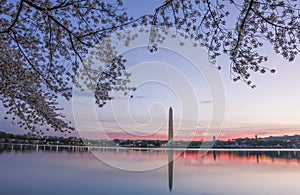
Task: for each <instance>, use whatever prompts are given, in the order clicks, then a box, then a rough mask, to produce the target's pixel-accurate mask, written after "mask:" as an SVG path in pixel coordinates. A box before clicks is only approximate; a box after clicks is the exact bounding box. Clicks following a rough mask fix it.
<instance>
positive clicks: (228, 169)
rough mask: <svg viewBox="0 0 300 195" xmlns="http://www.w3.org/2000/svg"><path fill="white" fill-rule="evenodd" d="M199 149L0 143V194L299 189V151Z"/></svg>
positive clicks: (280, 191) (291, 191)
mask: <svg viewBox="0 0 300 195" xmlns="http://www.w3.org/2000/svg"><path fill="white" fill-rule="evenodd" d="M202 153H203V152H201V153H199V151H185V152H184V151H178V150H175V151H171V150H154V149H150V150H141V149H128V150H126V149H108V148H106V149H103V148H102V149H101V148H94V149H91V148H82V147H72V146H70V147H56V146H52V147H50V146H24V145H22V146H20V145H4V144H0V194H299V186H300V184H299V182H300V152H299V151H210V152H208V153H207V154H205V155H203V154H202ZM99 159H100V160H99ZM172 159H173V161H172Z"/></svg>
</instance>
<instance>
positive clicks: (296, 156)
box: [211, 150, 300, 163]
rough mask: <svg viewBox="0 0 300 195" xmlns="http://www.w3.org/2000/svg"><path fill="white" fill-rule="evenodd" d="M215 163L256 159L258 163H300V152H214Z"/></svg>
mask: <svg viewBox="0 0 300 195" xmlns="http://www.w3.org/2000/svg"><path fill="white" fill-rule="evenodd" d="M211 153H212V154H213V158H214V161H217V159H218V158H224V157H225V158H226V157H227V158H230V157H241V158H246V159H247V158H256V161H257V163H259V161H260V159H272V160H276V159H278V160H279V159H284V160H296V161H300V151H280V150H278V151H276V150H274V151H212V152H211Z"/></svg>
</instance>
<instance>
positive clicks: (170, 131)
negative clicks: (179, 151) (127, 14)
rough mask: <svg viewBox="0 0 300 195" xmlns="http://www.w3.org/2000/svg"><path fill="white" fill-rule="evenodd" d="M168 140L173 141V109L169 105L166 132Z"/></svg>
mask: <svg viewBox="0 0 300 195" xmlns="http://www.w3.org/2000/svg"><path fill="white" fill-rule="evenodd" d="M168 138H169V139H168V142H169V143H172V142H173V109H172V107H170V109H169V132H168Z"/></svg>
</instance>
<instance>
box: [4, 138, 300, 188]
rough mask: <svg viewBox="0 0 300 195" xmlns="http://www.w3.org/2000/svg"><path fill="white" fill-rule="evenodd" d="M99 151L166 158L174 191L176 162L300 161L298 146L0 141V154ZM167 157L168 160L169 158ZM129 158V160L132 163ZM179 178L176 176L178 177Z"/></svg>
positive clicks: (121, 156) (119, 158)
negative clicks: (204, 147)
mask: <svg viewBox="0 0 300 195" xmlns="http://www.w3.org/2000/svg"><path fill="white" fill-rule="evenodd" d="M91 151H93V152H99V153H102V154H104V155H105V154H106V155H110V156H111V157H112V158H115V159H116V160H117V161H122V160H123V161H124V160H125V159H130V160H131V161H130V162H131V163H132V162H133V161H134V159H140V161H141V162H147V161H149V160H152V161H155V160H159V161H161V162H163V161H165V164H166V163H167V166H168V170H167V171H168V188H169V191H170V192H172V189H173V187H174V186H173V182H174V177H173V175H174V173H173V171H174V163H175V162H177V161H178V162H177V163H176V164H177V165H178V164H179V165H178V166H180V163H181V162H182V161H184V166H193V165H206V164H214V163H215V164H218V163H219V164H220V163H221V164H222V163H223V162H226V163H228V162H230V163H235V162H237V163H239V164H241V163H245V164H246V163H248V164H249V163H252V164H260V163H263V164H266V163H277V162H279V163H285V164H287V163H295V162H296V163H297V164H299V163H300V151H299V150H290V151H285V150H273V151H263V150H257V151H247V150H243V151H238V150H237V151H221V150H214V151H210V152H208V153H207V154H206V155H204V156H201V155H199V151H197V150H187V151H182V150H176V149H169V150H168V149H159V150H158V149H137V148H130V149H124V148H94V147H86V146H60V145H30V144H0V155H1V154H4V153H12V152H15V153H19V152H20V153H33V152H35V153H50V152H51V153H91ZM166 159H167V160H168V161H166ZM130 162H129V163H130ZM175 180H176V179H175Z"/></svg>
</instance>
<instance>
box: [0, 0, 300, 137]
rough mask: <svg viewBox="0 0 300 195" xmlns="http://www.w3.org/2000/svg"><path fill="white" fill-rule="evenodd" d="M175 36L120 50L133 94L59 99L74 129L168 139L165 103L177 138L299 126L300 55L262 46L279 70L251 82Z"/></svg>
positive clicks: (136, 6)
mask: <svg viewBox="0 0 300 195" xmlns="http://www.w3.org/2000/svg"><path fill="white" fill-rule="evenodd" d="M160 4H161V1H158V0H155V1H129V0H128V1H125V6H126V7H128V12H129V13H132V15H133V16H138V15H142V14H145V13H152V11H153V9H154V8H155V7H157V6H158V5H160ZM141 40H142V41H143V40H144V41H145V40H147V39H146V38H145V37H144V38H141ZM175 42H176V41H174V43H171V45H169V47H166V48H160V49H159V50H158V51H157V52H155V53H154V54H152V53H149V52H148V51H147V48H146V47H145V45H143V46H141V45H139V46H138V47H133V46H131V47H130V49H127V50H126V51H125V52H123V53H122V54H123V55H124V56H125V57H126V59H127V64H126V66H127V69H128V72H131V73H132V75H131V76H132V78H131V79H132V82H131V84H132V85H135V86H136V87H137V90H136V91H135V92H133V94H132V95H133V98H128V96H127V97H124V96H123V94H122V93H120V92H113V94H114V96H115V99H114V100H113V101H112V102H110V103H108V104H107V105H106V106H104V107H103V108H101V109H99V108H97V107H96V106H95V103H94V100H93V98H92V96H91V94H89V93H88V92H84V93H81V92H78V91H76V89H74V93H73V94H75V97H74V98H73V101H71V102H66V101H64V100H61V101H60V105H61V106H62V107H64V111H63V113H64V114H65V115H66V116H67V118H69V119H70V120H71V121H73V122H74V124H75V125H76V128H77V131H78V132H79V134H78V135H80V136H83V137H89V138H97V139H98V138H103V139H107V138H108V139H115V138H121V139H127V138H132V139H166V138H167V122H168V115H167V114H168V109H169V107H170V106H172V107H173V110H174V128H175V130H174V131H175V138H176V139H177V140H191V139H196V140H199V139H203V137H205V136H208V137H212V136H217V137H218V138H219V139H229V138H236V137H246V136H248V137H254V136H255V135H256V134H257V135H258V136H261V137H264V136H269V135H284V134H300V91H299V86H300V66H299V64H300V57H299V56H297V57H296V59H295V60H294V61H293V62H287V61H286V60H284V59H282V57H281V56H280V55H277V54H274V52H273V51H272V48H271V47H268V46H267V47H266V49H264V50H263V51H262V52H263V53H265V54H266V55H268V58H269V61H268V62H267V64H266V65H267V66H268V67H272V68H275V69H276V73H275V74H269V73H266V74H252V75H251V78H252V81H253V82H254V84H255V85H256V86H257V87H256V88H255V89H251V88H250V87H249V86H247V85H246V84H245V83H243V82H233V81H232V80H231V79H230V74H229V73H230V70H229V64H230V62H229V61H228V60H227V59H225V58H221V59H219V61H218V63H219V65H221V66H222V70H221V71H218V70H216V68H214V67H212V66H211V65H209V64H208V63H207V56H206V55H207V53H206V51H205V50H203V49H201V48H200V49H199V51H198V50H197V49H194V48H192V47H183V48H181V49H178V48H179V47H176V44H177V43H175ZM143 44H144V43H143ZM172 44H174V45H172ZM174 48H175V50H174ZM183 54H184V55H183ZM191 59H195V60H196V61H197V60H199V61H197V62H199V64H196V65H195V64H193V62H191ZM199 66H200V69H197V67H199ZM204 67H205V68H204ZM202 68H204V69H202ZM199 70H200V71H199ZM204 70H205V71H204ZM206 70H207V71H206ZM214 79H216V80H215V82H214ZM220 81H221V83H222V85H219V84H220V83H219V82H220ZM212 85H217V86H218V87H219V88H218V87H217V88H218V89H216V88H214V87H213V86H212ZM215 90H217V92H214V91H215ZM223 90H224V93H223V94H222V93H221V92H222V91H223ZM219 92H220V93H219ZM219 94H221V96H219ZM223 95H224V98H223ZM220 99H221V100H220ZM222 102H223V103H222ZM218 103H220V104H222V105H217V104H218ZM223 104H224V105H223ZM223 108H224V110H222V109H223ZM223 111H224V113H223ZM215 113H217V114H219V115H220V116H218V117H217V120H218V121H214V120H215V118H214V114H215ZM3 115H4V113H3V112H1V116H0V117H1V118H0V130H5V131H7V130H8V131H12V132H17V133H21V132H23V131H22V130H20V129H19V128H18V127H17V126H14V125H12V124H11V122H10V121H6V120H4V119H3ZM222 124H223V125H222ZM76 135H77V134H76Z"/></svg>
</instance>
